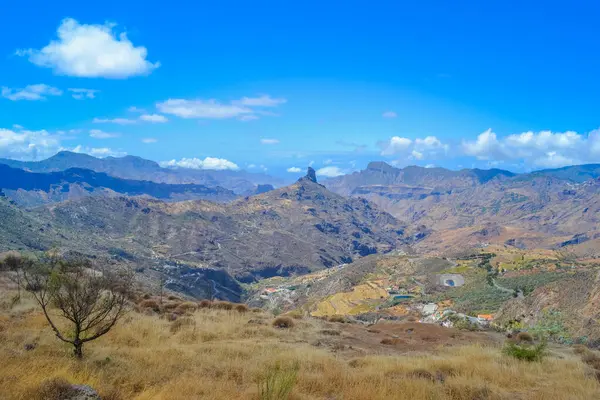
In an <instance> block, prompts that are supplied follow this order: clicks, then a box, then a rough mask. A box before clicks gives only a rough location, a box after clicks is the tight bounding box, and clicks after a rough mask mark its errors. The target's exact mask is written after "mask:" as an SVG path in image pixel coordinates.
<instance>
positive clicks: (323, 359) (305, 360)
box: [0, 291, 600, 400]
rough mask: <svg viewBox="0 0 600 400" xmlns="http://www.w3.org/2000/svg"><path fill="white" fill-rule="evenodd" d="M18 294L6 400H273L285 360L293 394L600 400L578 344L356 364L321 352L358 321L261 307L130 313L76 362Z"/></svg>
mask: <svg viewBox="0 0 600 400" xmlns="http://www.w3.org/2000/svg"><path fill="white" fill-rule="evenodd" d="M11 294H12V293H6V291H5V294H1V295H0V297H1V299H0V361H1V362H0V399H2V400H13V399H15V400H16V399H23V400H25V399H27V400H29V399H35V398H36V397H35V396H36V395H35V393H36V388H37V387H38V386H39V385H40V384H43V382H44V381H45V380H47V379H50V378H54V377H60V378H64V379H66V380H67V381H69V382H71V383H77V384H87V385H90V386H92V387H93V388H95V389H96V390H98V392H99V393H100V395H101V396H103V399H105V400H117V399H123V400H124V399H127V400H129V399H136V400H142V399H261V398H262V399H268V398H269V397H265V396H264V394H263V396H262V397H260V395H259V382H260V381H261V379H263V377H264V376H265V373H266V372H267V371H269V367H270V366H273V365H276V364H277V365H279V367H280V369H281V370H283V371H285V370H286V368H298V369H297V379H296V382H295V385H294V386H293V389H292V391H291V394H290V396H289V399H348V400H367V399H369V400H370V399H411V400H421V399H428V400H431V399H440V400H444V399H454V400H458V399H464V400H467V399H468V400H474V399H506V400H509V399H510V400H514V399H536V400H548V399H555V400H562V399H599V398H600V384H599V383H598V381H597V380H596V378H595V376H594V375H593V373H592V372H593V370H591V369H590V368H589V367H588V366H586V365H585V364H584V363H582V362H581V361H580V358H579V356H578V355H576V354H575V353H574V352H573V351H572V350H570V349H568V350H565V351H564V352H561V356H560V358H559V357H556V356H551V357H548V358H546V359H545V360H544V361H542V362H539V363H538V362H534V363H527V362H524V361H518V360H515V359H512V358H509V357H508V356H505V355H502V353H501V351H500V349H499V348H498V347H495V346H489V347H483V346H480V345H467V346H462V347H445V348H436V347H434V346H432V348H431V350H430V351H428V352H427V353H413V352H409V353H408V354H404V355H391V354H392V353H394V352H393V351H390V352H389V353H390V354H388V355H386V354H377V353H380V352H372V353H369V352H368V351H366V352H363V353H361V354H363V355H362V356H358V357H357V356H356V355H355V354H357V353H356V352H353V353H345V352H343V351H342V352H336V351H334V350H332V348H330V347H327V346H316V345H315V338H317V337H318V336H319V335H320V334H321V333H322V332H323V328H324V327H326V326H329V327H330V328H331V326H334V327H337V329H338V330H339V331H340V332H341V339H340V340H343V336H344V334H345V333H344V329H345V327H349V325H346V324H331V323H328V322H325V321H322V320H319V319H314V318H305V319H301V320H294V323H295V326H294V327H293V328H291V329H278V328H274V327H272V326H271V321H272V320H273V316H271V315H267V314H265V313H262V312H246V313H239V312H237V311H226V310H215V309H200V310H198V311H195V312H193V313H191V315H189V316H183V317H180V318H179V319H178V320H176V321H174V322H169V321H168V320H167V319H164V318H159V317H158V316H156V315H145V314H143V313H138V312H135V311H132V312H131V313H129V314H128V315H127V316H126V317H125V318H124V319H123V320H122V321H121V322H120V323H119V324H118V325H117V326H116V327H115V328H114V329H113V330H112V331H111V332H109V333H108V334H107V335H106V336H104V337H102V338H100V339H98V340H97V341H94V342H90V343H88V344H87V345H86V347H85V348H84V359H83V360H82V361H78V360H76V359H74V358H73V357H72V356H71V349H70V348H68V347H66V346H65V345H63V344H62V343H61V342H60V341H59V340H58V339H56V338H55V337H54V336H53V335H52V333H51V331H50V329H49V328H48V326H47V325H46V321H45V320H44V318H43V316H42V315H41V314H40V312H39V311H38V310H36V309H35V308H34V307H33V304H32V302H31V300H29V299H27V298H26V299H24V300H23V302H22V303H21V304H19V305H17V306H15V307H11V306H10V305H9V304H8V302H7V299H8V298H9V295H11ZM2 301H3V302H2ZM250 320H253V321H254V323H248V322H249V321H250ZM261 321H262V322H264V324H261ZM365 331H366V328H365ZM26 344H35V348H34V349H33V350H25V345H26ZM349 354H352V356H350V355H349ZM394 354H398V353H397V352H396V353H394ZM271 398H277V397H271Z"/></svg>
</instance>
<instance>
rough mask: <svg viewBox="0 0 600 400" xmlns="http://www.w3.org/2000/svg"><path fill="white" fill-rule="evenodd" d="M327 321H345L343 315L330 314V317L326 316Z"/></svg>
mask: <svg viewBox="0 0 600 400" xmlns="http://www.w3.org/2000/svg"><path fill="white" fill-rule="evenodd" d="M328 320H329V322H340V323H344V322H347V320H346V317H344V316H343V315H332V316H331V317H329V318H328Z"/></svg>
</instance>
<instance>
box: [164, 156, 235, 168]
mask: <svg viewBox="0 0 600 400" xmlns="http://www.w3.org/2000/svg"><path fill="white" fill-rule="evenodd" d="M160 165H161V166H162V167H171V168H191V169H215V170H227V169H229V170H233V171H236V170H238V169H240V167H238V166H237V164H235V163H233V162H231V161H229V160H226V159H224V158H214V157H206V158H205V159H204V160H201V159H199V158H182V159H181V160H171V161H163V162H161V163H160Z"/></svg>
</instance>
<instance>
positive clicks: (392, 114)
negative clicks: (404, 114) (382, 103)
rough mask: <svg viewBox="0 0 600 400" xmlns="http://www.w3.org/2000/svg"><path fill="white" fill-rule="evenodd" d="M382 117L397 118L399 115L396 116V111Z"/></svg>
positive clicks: (388, 112)
mask: <svg viewBox="0 0 600 400" xmlns="http://www.w3.org/2000/svg"><path fill="white" fill-rule="evenodd" d="M381 116H382V117H383V118H396V117H397V116H398V114H396V113H395V112H394V111H386V112H384V113H383V114H381Z"/></svg>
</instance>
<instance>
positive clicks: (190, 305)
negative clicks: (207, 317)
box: [175, 301, 198, 314]
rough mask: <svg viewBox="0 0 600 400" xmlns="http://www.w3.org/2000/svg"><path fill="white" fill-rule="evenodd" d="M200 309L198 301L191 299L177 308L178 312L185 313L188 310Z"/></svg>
mask: <svg viewBox="0 0 600 400" xmlns="http://www.w3.org/2000/svg"><path fill="white" fill-rule="evenodd" d="M197 309H198V305H197V304H196V303H192V302H191V301H187V302H185V303H181V304H179V305H178V306H177V308H176V309H175V313H176V314H185V313H187V312H188V311H196V310H197Z"/></svg>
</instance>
